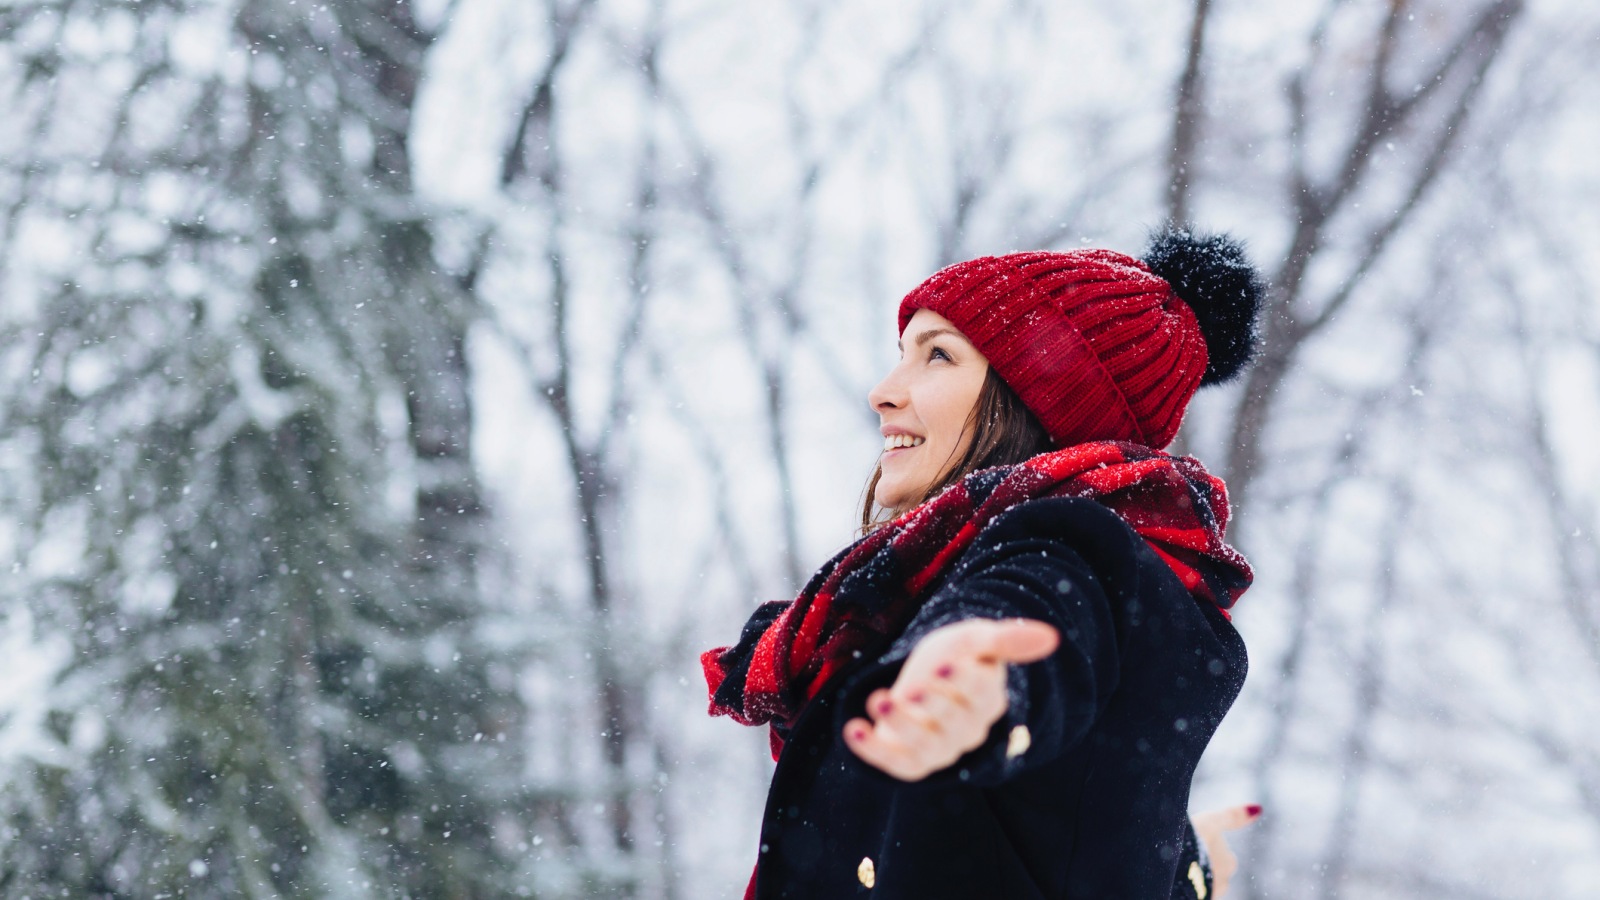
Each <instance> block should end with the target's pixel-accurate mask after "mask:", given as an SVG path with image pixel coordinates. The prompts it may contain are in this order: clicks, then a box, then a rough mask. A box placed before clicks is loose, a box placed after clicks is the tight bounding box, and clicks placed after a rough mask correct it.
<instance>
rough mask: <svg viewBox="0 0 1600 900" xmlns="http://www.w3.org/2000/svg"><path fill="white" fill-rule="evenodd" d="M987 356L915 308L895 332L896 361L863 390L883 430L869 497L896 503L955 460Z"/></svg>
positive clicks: (966, 439)
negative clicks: (875, 483)
mask: <svg viewBox="0 0 1600 900" xmlns="http://www.w3.org/2000/svg"><path fill="white" fill-rule="evenodd" d="M988 373H989V361H988V360H987V359H984V357H983V354H981V353H979V352H978V348H976V347H974V346H972V343H971V342H970V341H968V340H967V339H966V337H965V336H964V335H962V334H961V332H959V331H957V330H956V327H955V326H954V325H952V324H950V320H949V319H946V318H945V317H944V316H941V315H939V314H938V313H936V312H933V311H932V310H927V309H919V310H917V311H916V313H915V314H914V315H913V316H912V317H911V321H910V322H909V323H908V324H907V325H906V330H905V333H904V334H902V335H900V363H899V365H896V366H895V367H894V368H893V369H891V370H890V371H889V374H888V375H886V376H884V379H883V380H882V381H880V382H878V386H877V387H875V388H873V389H872V391H871V392H870V393H868V394H867V402H868V403H869V404H871V405H872V409H873V411H874V412H876V413H877V414H878V420H879V422H880V424H881V428H880V429H879V430H881V431H882V432H883V456H882V457H881V458H880V459H879V465H880V467H881V468H882V470H883V474H882V476H881V477H879V479H878V487H877V490H876V491H874V493H873V499H874V500H876V501H877V503H878V505H879V506H882V507H884V508H887V509H897V508H899V507H901V506H902V505H904V504H906V503H909V502H912V501H914V500H916V499H917V498H919V497H921V496H922V494H923V493H924V492H925V491H926V490H927V489H928V488H929V487H930V486H932V485H933V484H934V483H935V482H937V481H938V480H939V478H940V476H942V475H944V473H945V472H947V471H949V469H950V467H951V466H954V465H955V464H956V462H957V461H958V460H959V459H961V455H962V454H963V453H965V452H966V450H967V445H968V444H970V443H971V442H972V433H971V422H970V417H971V414H972V410H973V408H974V407H975V406H977V403H978V395H979V393H980V392H981V391H982V389H983V382H984V378H985V377H986V376H987V375H988Z"/></svg>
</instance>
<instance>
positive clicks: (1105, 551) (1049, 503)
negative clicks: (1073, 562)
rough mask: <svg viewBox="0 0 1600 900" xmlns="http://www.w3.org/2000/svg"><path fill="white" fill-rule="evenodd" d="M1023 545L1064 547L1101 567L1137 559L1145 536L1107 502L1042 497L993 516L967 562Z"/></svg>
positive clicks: (974, 542)
mask: <svg viewBox="0 0 1600 900" xmlns="http://www.w3.org/2000/svg"><path fill="white" fill-rule="evenodd" d="M1018 544H1027V545H1031V546H1035V547H1039V548H1041V549H1045V548H1048V549H1051V550H1054V551H1055V552H1065V553H1068V554H1071V555H1074V556H1077V557H1079V558H1081V559H1082V560H1083V562H1085V563H1087V564H1089V565H1090V566H1091V567H1096V568H1098V567H1100V566H1103V565H1106V564H1109V563H1130V562H1133V561H1134V557H1136V556H1138V555H1139V552H1140V550H1141V549H1143V548H1145V542H1144V540H1143V539H1142V538H1140V537H1139V535H1138V534H1137V533H1136V532H1134V530H1133V529H1132V528H1130V527H1129V526H1128V523H1127V522H1125V521H1124V520H1123V519H1122V517H1121V516H1119V515H1117V514H1116V513H1115V512H1113V511H1112V510H1111V509H1110V508H1109V507H1107V506H1105V505H1104V504H1101V503H1099V502H1097V501H1094V500H1090V499H1087V498H1083V497H1041V498H1036V499H1032V500H1027V501H1024V502H1022V503H1018V504H1017V505H1016V506H1013V507H1011V508H1010V509H1007V510H1006V511H1004V512H1002V513H1000V514H999V515H997V516H995V517H994V518H993V519H991V520H989V522H988V523H987V524H986V525H985V526H984V527H983V529H982V530H981V531H980V532H979V533H978V535H977V537H976V538H975V539H974V540H973V543H972V546H971V547H970V548H969V549H968V551H967V552H966V553H964V554H963V557H964V560H963V561H964V562H968V563H970V562H973V561H976V560H977V559H979V558H981V557H982V555H983V554H985V553H992V552H993V551H995V550H997V549H1005V548H1014V547H1016V546H1017V545H1018Z"/></svg>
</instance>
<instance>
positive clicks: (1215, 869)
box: [1194, 803, 1261, 900]
mask: <svg viewBox="0 0 1600 900" xmlns="http://www.w3.org/2000/svg"><path fill="white" fill-rule="evenodd" d="M1260 816H1261V807H1260V806H1257V805H1256V804H1254V803H1249V804H1245V805H1243V806H1230V807H1228V808H1226V809H1216V810H1212V811H1210V812H1205V813H1201V814H1200V815H1198V816H1195V817H1194V832H1195V835H1196V836H1198V837H1199V838H1200V841H1201V843H1203V844H1205V846H1206V854H1207V855H1208V856H1210V857H1211V892H1212V896H1213V897H1217V898H1219V900H1220V898H1221V897H1222V896H1223V895H1224V894H1226V893H1227V892H1228V882H1230V881H1232V880H1233V876H1234V873H1235V872H1237V871H1239V858H1238V857H1237V856H1235V855H1234V853H1233V849H1232V848H1231V847H1229V846H1228V839H1227V837H1226V836H1225V835H1226V833H1227V832H1229V831H1237V830H1238V829H1240V828H1243V827H1244V826H1246V825H1249V824H1250V823H1251V822H1254V821H1255V820H1256V819H1258V818H1260Z"/></svg>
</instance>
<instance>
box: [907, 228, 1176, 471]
mask: <svg viewBox="0 0 1600 900" xmlns="http://www.w3.org/2000/svg"><path fill="white" fill-rule="evenodd" d="M918 309H930V310H932V311H934V312H936V313H938V314H940V315H942V316H944V317H945V318H946V319H949V320H950V321H951V323H953V324H954V325H955V326H956V327H957V328H959V329H960V330H961V333H962V334H964V335H966V336H967V339H968V340H970V341H972V343H973V345H974V346H976V347H977V348H978V350H979V352H981V353H982V354H983V355H984V356H985V357H987V358H988V360H989V364H990V365H992V366H994V368H995V371H996V372H998V373H999V375H1000V377H1001V378H1003V379H1005V382H1006V384H1008V385H1010V386H1011V389H1012V390H1014V391H1016V392H1017V395H1018V396H1019V397H1021V398H1022V402H1023V403H1024V404H1026V405H1027V407H1028V409H1029V410H1031V411H1032V412H1033V414H1034V415H1035V416H1037V417H1038V419H1039V422H1040V424H1042V425H1044V427H1045V430H1046V431H1048V432H1049V433H1050V437H1051V438H1052V439H1053V440H1054V441H1055V442H1056V444H1057V446H1063V447H1065V446H1070V445H1072V444H1080V443H1086V442H1089V441H1133V442H1135V443H1139V444H1144V445H1146V446H1149V447H1154V448H1157V449H1159V448H1162V447H1165V446H1167V445H1168V444H1170V443H1171V442H1172V439H1173V437H1175V436H1176V435H1177V433H1178V426H1179V425H1181V424H1182V423H1183V412H1184V409H1185V408H1186V407H1187V406H1188V404H1189V398H1190V397H1192V396H1194V392H1195V390H1196V389H1197V388H1198V387H1199V386H1200V378H1201V376H1202V375H1203V374H1204V373H1205V371H1206V362H1207V358H1206V345H1205V340H1204V338H1203V337H1202V336H1201V334H1200V325H1199V322H1198V321H1196V319H1195V315H1194V312H1193V311H1192V310H1191V309H1190V308H1189V306H1188V304H1186V303H1184V302H1183V301H1182V300H1180V299H1178V297H1177V296H1176V295H1175V294H1174V293H1173V291H1172V287H1171V285H1169V284H1168V283H1167V282H1166V281H1164V280H1162V279H1161V278H1160V277H1159V276H1157V275H1155V274H1153V273H1151V271H1150V270H1149V268H1147V267H1146V266H1145V264H1144V263H1142V262H1140V261H1139V260H1137V259H1134V258H1133V257H1130V256H1126V255H1124V254H1121V253H1117V252H1115V251H1112V250H1072V251H1069V252H1066V253H1054V252H1049V251H1043V250H1041V251H1033V252H1028V253H1012V254H1008V255H1005V256H986V257H982V258H980V259H974V260H969V261H967V262H963V263H957V264H955V265H953V266H949V267H947V268H945V269H942V270H940V271H939V272H936V273H935V274H934V275H933V276H932V277H930V278H929V279H928V280H927V281H924V282H923V283H922V284H921V285H919V286H918V287H917V288H916V289H915V290H913V291H912V292H911V293H909V294H907V295H906V297H905V299H904V300H902V301H901V302H900V330H901V331H902V332H903V331H905V327H906V324H907V323H909V322H910V321H911V316H912V315H913V314H914V313H915V312H916V311H917V310H918Z"/></svg>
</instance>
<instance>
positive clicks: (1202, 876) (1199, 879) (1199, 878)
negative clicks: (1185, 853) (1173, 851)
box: [1189, 862, 1206, 900]
mask: <svg viewBox="0 0 1600 900" xmlns="http://www.w3.org/2000/svg"><path fill="white" fill-rule="evenodd" d="M1189 883H1190V884H1192V885H1194V895H1195V898H1196V900H1206V873H1205V872H1203V871H1201V870H1200V864H1199V863H1197V862H1192V863H1189Z"/></svg>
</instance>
